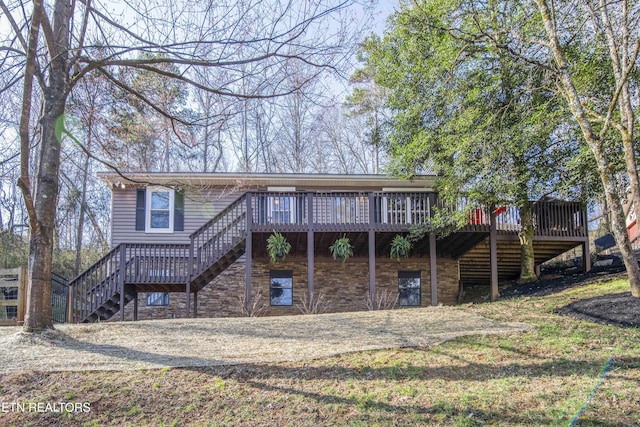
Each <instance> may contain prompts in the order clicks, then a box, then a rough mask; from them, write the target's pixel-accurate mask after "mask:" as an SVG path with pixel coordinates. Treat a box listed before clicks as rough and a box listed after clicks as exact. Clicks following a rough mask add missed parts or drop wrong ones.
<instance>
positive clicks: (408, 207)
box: [381, 188, 432, 224]
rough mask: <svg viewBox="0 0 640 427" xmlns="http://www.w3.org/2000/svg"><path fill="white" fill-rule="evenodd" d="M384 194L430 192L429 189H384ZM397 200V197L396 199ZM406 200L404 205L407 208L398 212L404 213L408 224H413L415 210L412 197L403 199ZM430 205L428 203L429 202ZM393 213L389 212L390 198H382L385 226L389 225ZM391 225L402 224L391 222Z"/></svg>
mask: <svg viewBox="0 0 640 427" xmlns="http://www.w3.org/2000/svg"><path fill="white" fill-rule="evenodd" d="M382 192H383V193H405V192H406V193H429V192H430V191H429V190H427V189H423V188H383V189H382ZM394 199H395V197H394ZM402 199H404V203H405V207H404V209H403V210H401V211H398V212H403V213H404V215H405V221H406V224H412V223H413V222H414V221H413V209H414V206H413V204H412V203H411V196H407V197H406V198H402ZM427 204H428V202H427ZM427 206H428V209H431V208H432V207H431V206H429V205H427ZM391 213H392V212H390V211H389V196H386V195H385V196H383V197H382V212H381V219H382V223H383V224H389V223H390V222H389V215H390V214H391ZM391 224H400V223H399V222H391Z"/></svg>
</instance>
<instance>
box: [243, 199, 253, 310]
mask: <svg viewBox="0 0 640 427" xmlns="http://www.w3.org/2000/svg"><path fill="white" fill-rule="evenodd" d="M246 210H247V215H246V219H245V220H246V229H247V236H246V237H245V250H244V253H245V262H244V283H245V285H244V297H245V308H246V309H247V311H250V310H251V259H252V258H251V257H252V251H253V237H252V235H251V224H252V222H253V213H252V211H251V192H248V193H247V207H246Z"/></svg>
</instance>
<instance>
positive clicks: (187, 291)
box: [185, 281, 191, 319]
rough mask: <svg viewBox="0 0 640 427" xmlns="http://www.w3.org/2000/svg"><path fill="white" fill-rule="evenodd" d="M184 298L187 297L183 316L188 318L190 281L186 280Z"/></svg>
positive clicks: (189, 311)
mask: <svg viewBox="0 0 640 427" xmlns="http://www.w3.org/2000/svg"><path fill="white" fill-rule="evenodd" d="M185 298H186V299H187V302H186V307H185V308H186V309H185V313H186V315H185V317H186V318H187V319H188V318H189V317H191V281H188V282H187V286H186V287H185Z"/></svg>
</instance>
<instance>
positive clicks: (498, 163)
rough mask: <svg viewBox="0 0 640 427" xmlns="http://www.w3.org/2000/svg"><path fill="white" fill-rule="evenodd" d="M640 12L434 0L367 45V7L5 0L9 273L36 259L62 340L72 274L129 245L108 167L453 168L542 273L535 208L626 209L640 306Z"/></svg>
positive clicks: (47, 313)
mask: <svg viewBox="0 0 640 427" xmlns="http://www.w3.org/2000/svg"><path fill="white" fill-rule="evenodd" d="M639 9H640V7H639V6H638V5H636V4H635V3H632V2H628V1H614V2H605V1H604V0H597V1H591V0H575V1H572V2H565V3H562V4H555V3H553V4H552V3H549V2H547V1H545V0H536V1H533V0H532V1H499V2H491V3H486V4H485V3H480V4H479V3H477V2H474V1H467V0H458V1H453V2H451V1H446V2H443V1H435V0H423V1H418V0H415V1H412V2H406V3H404V2H403V3H402V5H400V7H399V9H398V11H397V12H396V13H395V14H394V15H393V16H392V18H391V19H390V21H389V22H388V26H387V29H386V31H385V34H384V35H383V36H382V37H380V36H375V35H374V36H370V37H368V38H366V39H365V37H364V36H365V34H367V32H368V31H369V29H368V28H367V24H369V23H370V22H371V19H372V18H371V17H372V15H371V14H372V12H373V11H372V9H371V8H370V7H368V6H363V5H362V4H360V3H359V2H357V1H352V0H345V1H337V2H333V1H326V2H325V1H320V2H303V3H299V4H298V3H295V4H294V3H281V2H279V1H277V0H247V1H241V2H215V3H213V2H211V3H210V2H197V3H193V2H182V1H179V2H163V1H160V2H147V1H142V0H141V1H134V2H130V3H122V4H120V3H117V6H114V7H113V8H109V7H107V6H103V5H101V4H98V3H94V2H91V1H90V0H89V1H86V2H73V1H71V0H56V1H54V2H51V4H45V3H44V2H42V1H41V0H35V1H32V2H31V1H20V0H8V1H6V0H0V11H1V12H2V14H1V15H0V23H1V24H2V28H3V30H2V32H0V36H1V37H2V49H1V50H0V55H1V56H2V61H1V63H0V97H1V100H2V102H1V103H0V112H1V114H2V117H3V118H5V120H3V121H2V122H0V132H1V133H0V134H1V135H2V136H1V138H2V144H0V175H1V176H2V186H1V187H0V238H1V239H2V248H1V252H0V266H2V267H13V266H17V265H24V264H25V263H27V259H28V263H29V269H30V272H31V282H30V287H31V290H32V295H33V296H34V298H32V301H31V302H30V305H29V309H28V315H27V322H26V328H27V329H28V330H37V329H42V328H44V327H52V324H51V320H50V319H51V307H50V306H49V305H48V304H46V303H45V302H47V301H49V300H50V292H51V289H50V278H51V271H52V266H54V269H55V270H56V271H57V272H59V273H61V274H63V275H65V276H67V277H71V276H74V275H76V274H78V273H79V272H80V271H82V269H83V267H85V266H87V265H89V264H90V263H92V262H93V261H94V260H96V259H98V258H99V256H100V255H101V254H102V253H103V252H104V251H105V250H106V249H107V248H108V242H109V231H108V223H109V210H110V201H109V194H108V191H106V189H105V187H104V185H103V184H101V183H100V182H98V181H97V178H96V172H97V171H98V170H105V169H111V170H116V171H118V173H126V171H136V170H138V171H166V172H171V171H193V172H221V171H242V172H321V173H331V172H339V173H378V172H382V171H387V172H391V173H395V174H400V175H403V176H411V175H412V174H416V173H421V172H424V171H425V170H434V171H437V172H438V173H439V174H440V175H441V182H440V191H441V193H440V194H441V196H442V197H445V198H449V199H451V200H454V199H455V198H457V197H460V196H465V197H469V198H472V199H475V200H478V201H479V202H482V203H488V204H490V203H496V204H499V203H502V202H504V201H505V200H515V201H516V202H518V203H519V204H520V207H521V213H520V215H521V217H522V220H523V225H524V227H523V230H522V233H521V243H522V248H523V250H522V254H523V258H522V266H523V269H522V276H521V280H522V281H525V282H526V281H530V280H534V279H535V272H534V269H533V264H532V262H531V260H532V256H533V255H532V253H531V250H530V247H531V245H530V242H531V235H532V233H533V229H532V228H531V227H530V226H528V224H530V223H531V221H529V220H528V218H530V216H531V215H530V212H528V211H527V209H528V206H529V204H528V200H531V199H533V200H537V199H541V198H543V197H557V198H568V197H571V198H579V199H581V200H595V199H599V198H604V199H606V202H607V206H608V209H609V210H610V212H609V214H610V215H611V224H612V231H613V232H614V234H615V237H616V240H617V241H618V243H619V247H620V249H621V251H622V254H623V258H624V259H625V263H626V266H627V270H628V271H629V275H630V282H631V289H632V292H633V293H634V295H638V292H639V287H640V271H638V268H637V262H635V258H634V256H633V253H632V251H631V246H630V242H629V240H628V238H627V235H626V230H625V215H624V212H623V208H622V204H623V199H624V198H626V197H627V194H630V195H631V196H630V198H631V199H633V200H634V201H635V202H636V203H635V204H636V206H640V185H639V184H638V177H637V164H636V160H635V155H636V150H637V142H636V141H635V133H634V132H635V127H636V120H635V117H636V114H637V109H638V105H640V98H639V97H638V96H639V95H638V94H639V93H640V92H639V91H638V90H637V89H638V78H639V77H640V76H639V75H638V72H637V60H638V50H639V48H640V39H639V34H640V31H639V30H640V28H639V27H638V26H639V25H640V24H639V23H638V22H639V15H640V10H639ZM362 40H365V41H364V42H363V41H362ZM358 49H359V55H356V52H357V51H358ZM356 59H357V60H360V63H359V65H358V66H359V67H360V69H359V70H357V71H355V72H354V71H353V70H354V66H355V65H356V64H355V62H356ZM349 76H351V80H350V83H351V85H350V86H347V85H346V78H347V77H349ZM345 92H346V93H349V95H348V96H346V97H345V96H344V93H345ZM17 112H19V113H17ZM15 183H17V185H15ZM28 248H29V249H28ZM54 253H55V256H54ZM30 316H31V319H30Z"/></svg>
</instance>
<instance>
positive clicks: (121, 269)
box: [119, 243, 127, 322]
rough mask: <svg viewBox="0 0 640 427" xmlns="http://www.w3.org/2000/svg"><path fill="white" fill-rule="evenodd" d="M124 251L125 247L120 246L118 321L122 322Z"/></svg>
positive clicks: (123, 245)
mask: <svg viewBox="0 0 640 427" xmlns="http://www.w3.org/2000/svg"><path fill="white" fill-rule="evenodd" d="M126 250H127V245H125V244H124V243H121V244H120V280H119V282H120V283H119V285H120V320H121V321H123V322H124V277H125V274H124V273H125V271H124V269H125V264H126V257H125V255H126Z"/></svg>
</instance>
